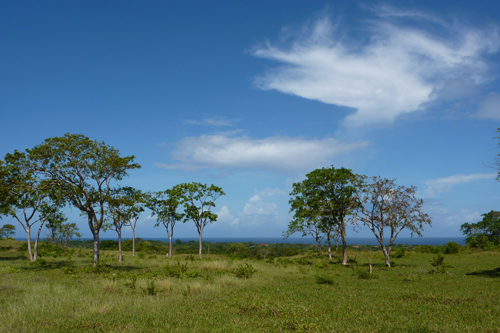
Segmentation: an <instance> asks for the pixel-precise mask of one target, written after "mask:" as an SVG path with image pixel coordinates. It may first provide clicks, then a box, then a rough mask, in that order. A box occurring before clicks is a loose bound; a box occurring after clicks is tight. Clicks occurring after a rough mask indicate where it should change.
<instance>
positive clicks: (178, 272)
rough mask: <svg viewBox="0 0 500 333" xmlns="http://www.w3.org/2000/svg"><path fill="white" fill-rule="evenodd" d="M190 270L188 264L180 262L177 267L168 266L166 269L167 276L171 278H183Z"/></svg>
mask: <svg viewBox="0 0 500 333" xmlns="http://www.w3.org/2000/svg"><path fill="white" fill-rule="evenodd" d="M187 268H188V263H187V262H186V263H184V264H181V262H180V261H179V260H177V263H176V264H175V265H172V266H170V265H169V264H167V266H166V267H165V275H166V276H169V277H177V278H178V277H181V276H182V275H183V274H184V273H185V272H186V271H187Z"/></svg>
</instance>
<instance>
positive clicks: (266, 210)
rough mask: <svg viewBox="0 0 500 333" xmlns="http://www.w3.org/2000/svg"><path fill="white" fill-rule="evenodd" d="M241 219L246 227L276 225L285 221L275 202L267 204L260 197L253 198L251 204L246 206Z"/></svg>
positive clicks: (248, 203)
mask: <svg viewBox="0 0 500 333" xmlns="http://www.w3.org/2000/svg"><path fill="white" fill-rule="evenodd" d="M240 218H241V221H242V224H245V225H246V226H249V225H262V224H275V223H279V222H281V221H282V220H283V217H282V216H280V214H279V211H278V205H276V204H275V203H274V202H265V201H263V200H262V198H261V197H260V196H258V195H254V196H253V197H251V198H250V200H249V202H247V203H246V204H245V208H243V211H242V212H241V213H240Z"/></svg>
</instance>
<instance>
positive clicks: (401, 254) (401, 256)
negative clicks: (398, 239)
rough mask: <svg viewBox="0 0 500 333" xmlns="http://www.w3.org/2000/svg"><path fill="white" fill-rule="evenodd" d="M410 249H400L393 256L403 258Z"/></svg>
mask: <svg viewBox="0 0 500 333" xmlns="http://www.w3.org/2000/svg"><path fill="white" fill-rule="evenodd" d="M407 250H408V249H407V248H406V247H404V246H403V247H400V248H399V249H397V250H396V252H395V253H394V254H393V255H392V256H393V257H394V258H403V257H404V256H405V255H406V251H407Z"/></svg>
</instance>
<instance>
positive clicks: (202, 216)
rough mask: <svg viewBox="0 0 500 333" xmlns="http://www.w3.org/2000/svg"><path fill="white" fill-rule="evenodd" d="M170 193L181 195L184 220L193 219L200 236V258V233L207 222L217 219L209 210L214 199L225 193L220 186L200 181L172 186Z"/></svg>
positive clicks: (200, 253) (200, 251) (212, 205)
mask: <svg viewBox="0 0 500 333" xmlns="http://www.w3.org/2000/svg"><path fill="white" fill-rule="evenodd" d="M172 194H173V195H175V196H179V197H181V198H182V199H181V202H182V203H183V205H184V214H185V217H184V222H186V221H193V222H194V224H195V226H196V230H197V231H198V234H199V236H200V242H199V244H200V247H199V256H200V258H202V249H203V245H202V234H203V230H204V229H205V227H206V226H207V224H209V223H212V222H215V221H217V214H214V213H212V212H211V209H212V208H214V207H215V200H217V199H218V198H219V197H220V196H222V195H225V193H224V192H223V191H222V188H220V187H217V186H215V185H210V186H207V185H206V184H200V183H195V182H193V183H183V184H179V185H176V186H174V188H173V189H172Z"/></svg>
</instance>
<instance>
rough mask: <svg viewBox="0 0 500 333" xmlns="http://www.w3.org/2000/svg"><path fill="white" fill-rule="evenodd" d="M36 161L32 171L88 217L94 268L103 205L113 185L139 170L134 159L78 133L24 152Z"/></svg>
mask: <svg viewBox="0 0 500 333" xmlns="http://www.w3.org/2000/svg"><path fill="white" fill-rule="evenodd" d="M27 152H28V154H29V156H30V159H32V160H33V161H35V163H36V164H35V170H37V171H38V172H40V173H42V174H43V175H45V176H46V177H48V178H50V179H51V181H52V182H53V183H54V184H55V186H56V187H57V189H58V193H59V194H60V196H61V197H62V198H64V200H66V201H67V202H69V203H70V204H72V205H73V206H75V207H76V208H78V209H79V210H80V211H81V212H82V213H83V214H84V215H86V217H87V221H88V225H89V228H90V231H91V232H92V235H93V238H94V240H93V265H94V266H96V265H97V264H98V262H99V232H100V231H101V228H102V227H103V224H104V222H105V210H106V204H107V203H108V200H109V198H110V192H111V190H112V184H113V182H115V181H119V180H122V179H123V177H125V176H127V171H128V170H131V169H136V168H140V165H139V164H137V163H133V161H134V159H135V157H134V156H127V157H121V156H120V154H119V151H118V150H116V149H114V148H113V147H111V146H108V145H106V144H105V143H104V142H98V141H94V140H91V139H89V138H87V137H86V136H83V135H81V134H69V133H68V134H66V135H64V136H63V137H54V138H49V139H46V140H45V142H44V143H42V144H40V145H38V146H36V147H34V148H32V149H29V150H27Z"/></svg>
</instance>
